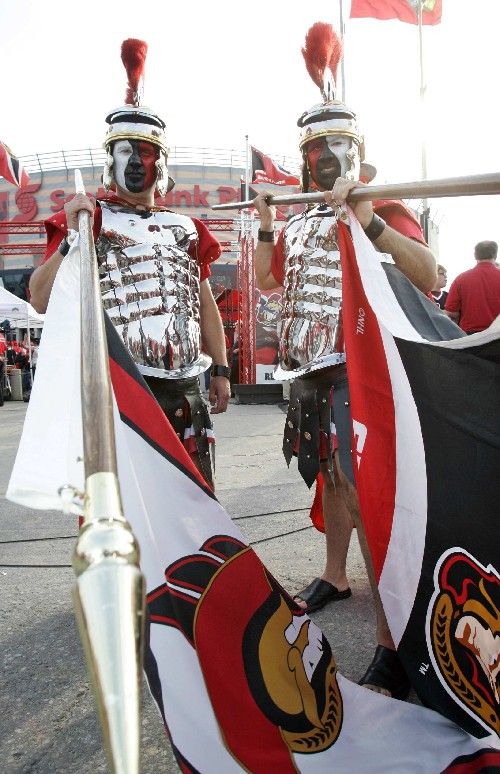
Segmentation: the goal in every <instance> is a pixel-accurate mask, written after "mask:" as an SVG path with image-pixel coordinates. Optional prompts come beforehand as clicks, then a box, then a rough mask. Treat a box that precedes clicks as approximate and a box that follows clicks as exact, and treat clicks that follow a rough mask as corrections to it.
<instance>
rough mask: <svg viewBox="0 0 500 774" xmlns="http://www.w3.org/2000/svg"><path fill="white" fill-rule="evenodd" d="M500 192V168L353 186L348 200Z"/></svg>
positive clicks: (287, 197) (308, 196)
mask: <svg viewBox="0 0 500 774" xmlns="http://www.w3.org/2000/svg"><path fill="white" fill-rule="evenodd" d="M486 194H500V172H492V173H490V174H485V175H470V176H468V177H445V178H442V179H440V180H416V181H414V182H412V183H388V184H385V185H367V186H359V188H353V189H352V191H351V192H350V194H349V197H348V199H347V201H348V202H360V201H373V200H374V199H426V198H428V199H440V198H444V197H447V196H484V195H486ZM266 201H267V203H268V204H278V205H279V204H318V203H319V202H323V201H324V197H323V193H322V192H321V191H315V192H314V193H291V194H284V195H283V196H273V195H269V196H268V197H266ZM252 203H253V201H252V200H251V199H249V200H247V201H244V202H227V203H226V204H215V205H214V206H213V207H212V209H213V210H242V209H245V208H246V207H251V206H252Z"/></svg>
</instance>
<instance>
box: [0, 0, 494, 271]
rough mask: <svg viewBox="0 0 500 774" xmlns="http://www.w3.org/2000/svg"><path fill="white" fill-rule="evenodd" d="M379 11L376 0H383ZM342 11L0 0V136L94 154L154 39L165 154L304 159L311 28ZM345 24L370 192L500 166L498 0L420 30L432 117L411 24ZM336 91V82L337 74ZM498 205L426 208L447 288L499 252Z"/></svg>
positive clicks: (13, 142)
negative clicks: (128, 72) (134, 64)
mask: <svg viewBox="0 0 500 774" xmlns="http://www.w3.org/2000/svg"><path fill="white" fill-rule="evenodd" d="M381 1H382V0H381ZM339 7H340V0H329V1H328V2H326V0H309V2H308V3H305V4H304V3H300V4H299V3H297V4H292V3H289V2H282V1H280V0H275V2H274V3H272V2H269V0H253V2H252V3H235V2H226V0H220V1H217V0H214V2H212V3H211V4H210V3H207V2H206V1H205V2H202V1H201V0H191V2H184V3H181V2H178V0H175V2H169V1H168V0H163V2H158V0H149V2H148V3H134V2H131V1H130V0H120V1H119V2H117V0H107V2H103V1H102V0H99V2H97V0H86V2H85V3H84V4H82V3H74V2H70V1H68V0H64V2H63V1H62V0H45V2H40V1H39V0H15V2H13V1H12V0H0V24H1V29H2V47H1V50H0V71H1V73H2V76H3V77H2V99H3V109H2V110H1V112H0V138H1V139H2V140H3V141H4V142H6V143H7V144H8V145H9V146H10V147H11V148H12V150H13V152H14V153H16V154H17V155H19V156H22V155H28V154H32V153H35V152H38V153H44V152H48V151H53V150H60V149H64V150H72V149H77V148H89V147H90V148H95V147H100V145H101V143H102V140H103V137H104V132H105V121H104V119H105V117H106V115H107V113H108V112H109V111H110V109H112V108H114V107H117V106H119V105H121V104H122V103H123V99H124V95H125V87H126V82H125V71H124V69H123V66H122V64H121V61H120V45H121V42H122V41H123V40H124V39H125V38H127V37H136V38H140V39H143V40H146V41H147V43H148V45H149V52H148V59H147V64H146V79H145V91H144V104H146V105H149V106H151V107H153V108H154V109H155V110H156V111H157V112H158V113H159V114H160V115H161V116H162V117H163V118H164V120H165V121H166V123H167V138H168V142H169V145H170V146H184V147H185V146H192V147H206V148H217V149H238V150H240V151H243V150H244V148H245V136H246V135H248V137H249V142H250V143H251V144H252V145H254V146H255V147H257V148H258V149H259V150H262V151H264V152H265V153H269V154H275V155H278V156H282V155H285V156H292V157H296V156H297V155H298V145H297V141H298V128H297V126H296V122H297V118H298V117H299V115H301V114H302V113H303V112H304V110H306V109H307V108H309V107H310V106H311V105H313V104H315V103H316V102H318V101H320V99H319V98H320V95H319V91H318V89H317V87H316V86H315V85H314V84H313V83H312V81H311V80H310V78H309V76H308V74H307V72H306V69H305V66H304V62H303V58H302V55H301V52H300V50H301V47H302V45H303V42H304V38H305V34H306V32H307V30H308V28H309V27H310V26H311V24H313V23H314V22H316V21H324V22H330V23H332V24H333V26H334V27H335V28H336V29H337V30H339V29H340V27H339ZM349 11H350V0H343V14H344V20H345V57H344V68H345V81H346V93H345V101H346V103H347V104H348V105H349V106H350V107H351V108H353V109H354V110H355V111H356V112H357V114H358V118H359V120H360V124H361V127H362V129H363V132H364V134H365V138H366V151H367V160H369V161H370V162H372V163H374V164H375V165H376V167H377V168H378V175H377V178H376V180H375V182H380V183H383V182H389V183H391V182H400V181H405V180H406V181H410V180H417V179H419V178H420V175H421V141H422V137H423V136H425V138H426V149H427V177H428V178H429V179H431V178H441V177H452V176H453V177H454V176H462V175H471V174H479V173H483V172H495V171H500V143H499V141H498V139H497V138H498V126H499V112H500V107H499V105H498V96H497V73H498V54H497V46H498V42H497V40H498V29H499V28H500V2H498V0H474V2H471V0H443V18H442V23H441V24H439V25H436V26H435V27H429V26H427V27H425V28H424V41H423V47H424V71H425V79H426V83H427V89H426V98H425V119H424V118H423V113H424V111H423V110H422V105H421V100H420V68H419V49H418V32H417V27H416V26H413V25H410V24H404V23H402V22H399V21H377V20H373V19H352V20H351V19H349ZM339 80H340V79H339ZM499 205H500V199H499V197H497V196H488V197H471V198H456V199H448V200H445V199H440V200H434V201H431V209H432V214H433V217H434V219H435V220H436V222H437V223H438V224H439V261H440V262H441V263H443V264H444V265H445V266H446V267H447V269H448V273H449V278H450V279H452V278H453V277H454V276H456V275H457V274H458V273H459V272H461V271H464V270H465V269H467V268H470V267H472V265H473V264H474V260H473V249H474V245H475V244H476V243H477V242H478V241H481V240H483V239H493V240H495V241H497V242H499V243H500V218H499V214H498V208H499Z"/></svg>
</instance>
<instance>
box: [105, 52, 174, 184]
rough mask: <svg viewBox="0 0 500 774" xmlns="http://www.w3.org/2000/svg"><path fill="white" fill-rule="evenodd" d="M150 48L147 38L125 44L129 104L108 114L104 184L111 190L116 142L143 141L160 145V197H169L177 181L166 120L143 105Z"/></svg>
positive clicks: (158, 170) (123, 53) (158, 172)
mask: <svg viewBox="0 0 500 774" xmlns="http://www.w3.org/2000/svg"><path fill="white" fill-rule="evenodd" d="M147 48H148V47H147V44H146V43H145V42H144V41H142V40H135V39H133V38H130V39H128V40H125V41H123V43H122V48H121V57H122V62H123V64H124V67H125V70H126V72H127V78H128V88H127V96H126V104H125V105H122V106H121V107H118V108H116V109H115V110H112V111H111V112H110V113H109V114H108V115H107V116H106V123H108V124H109V128H108V131H107V132H106V137H105V140H104V148H105V149H106V151H107V153H106V161H105V165H104V172H103V185H104V188H105V189H106V190H109V188H110V186H111V184H112V182H113V153H112V148H113V144H114V143H115V142H116V141H118V140H139V141H142V142H149V143H151V144H152V145H155V146H157V147H158V148H159V151H160V155H159V158H158V160H157V162H156V169H157V174H156V189H157V191H158V193H159V194H160V196H165V195H166V194H167V193H168V191H170V190H171V189H172V188H173V187H174V181H173V180H172V178H171V177H169V175H168V168H167V159H168V153H169V148H168V146H167V139H166V136H165V131H164V130H165V122H164V121H163V120H162V119H161V118H160V117H159V116H158V115H157V114H156V113H155V112H154V111H153V110H151V108H148V107H145V106H143V105H141V104H140V102H141V97H142V76H143V73H144V64H145V60H146V53H147Z"/></svg>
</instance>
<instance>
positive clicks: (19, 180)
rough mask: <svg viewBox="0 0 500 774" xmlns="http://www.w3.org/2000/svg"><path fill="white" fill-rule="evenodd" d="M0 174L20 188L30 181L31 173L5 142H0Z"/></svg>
mask: <svg viewBox="0 0 500 774" xmlns="http://www.w3.org/2000/svg"><path fill="white" fill-rule="evenodd" d="M0 175H2V177H4V178H5V179H6V180H8V181H9V183H12V184H13V185H17V186H18V187H19V188H21V187H22V186H23V185H27V184H28V181H29V175H28V173H27V172H26V171H25V170H24V169H23V166H22V164H21V162H20V161H19V159H18V158H17V157H16V156H14V154H13V153H12V151H11V150H10V148H8V147H7V145H5V143H3V142H0Z"/></svg>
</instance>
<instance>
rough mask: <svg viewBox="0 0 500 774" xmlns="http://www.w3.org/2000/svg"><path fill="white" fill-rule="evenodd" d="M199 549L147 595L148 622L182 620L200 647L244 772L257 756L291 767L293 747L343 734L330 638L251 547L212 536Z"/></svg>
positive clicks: (258, 764)
mask: <svg viewBox="0 0 500 774" xmlns="http://www.w3.org/2000/svg"><path fill="white" fill-rule="evenodd" d="M199 551H200V552H199V553H196V554H193V555H191V556H186V557H183V558H182V559H179V560H178V561H176V562H175V563H174V564H172V565H170V566H169V567H167V569H166V570H165V578H166V583H165V584H163V585H162V586H160V587H159V588H157V589H155V590H154V591H152V592H150V593H149V594H148V600H147V601H148V613H149V622H150V623H149V625H150V626H152V625H154V624H163V625H166V626H174V627H176V628H178V629H179V630H180V631H182V633H183V634H184V636H185V637H186V639H187V640H188V642H189V643H190V644H191V645H192V647H194V648H195V649H196V652H197V656H198V660H199V663H200V666H201V669H202V672H203V676H204V679H205V684H206V686H207V689H208V693H209V695H210V700H211V703H212V706H213V709H214V712H215V715H216V717H217V721H218V723H219V726H220V729H221V733H222V736H223V738H224V740H225V742H226V745H227V747H228V749H229V750H230V751H231V753H232V755H233V756H234V757H235V758H237V760H238V761H239V762H240V763H241V764H242V765H243V766H244V767H245V768H246V769H247V770H248V771H262V765H263V760H267V761H268V762H269V760H273V765H274V766H275V767H276V768H277V769H278V770H280V771H283V772H285V771H290V772H293V771H296V767H295V764H294V763H293V758H292V753H303V754H304V753H305V754H311V753H318V752H321V751H323V750H326V749H327V748H328V747H330V746H331V745H332V744H333V743H334V742H335V740H336V739H337V737H338V735H339V733H340V729H341V725H342V698H341V695H340V691H339V687H338V684H337V678H336V665H335V661H334V659H333V656H332V653H331V650H330V646H329V644H328V642H327V640H326V639H325V637H324V635H323V634H322V632H321V631H320V629H319V628H318V627H317V626H316V625H315V624H314V623H313V622H312V621H311V620H310V619H309V618H308V617H307V615H305V614H304V612H303V610H302V609H301V608H300V607H298V606H297V605H296V604H295V603H294V602H293V600H292V599H291V597H289V596H288V594H287V593H286V592H285V591H284V590H283V589H282V588H281V587H280V585H279V584H278V583H277V581H276V580H275V579H274V578H273V577H272V576H271V575H270V574H269V573H268V572H267V570H266V569H265V567H264V566H263V564H262V563H261V561H260V560H259V558H258V557H257V555H256V554H255V552H254V551H253V550H252V549H250V548H248V547H247V546H245V545H244V544H243V543H241V542H240V541H238V540H236V539H235V538H232V537H229V536H227V535H218V536H214V537H212V538H210V539H209V540H207V541H206V542H205V543H204V544H203V545H202V546H201V547H200V549H199ZM150 655H151V654H150ZM152 690H153V693H155V691H154V686H152ZM270 750H272V755H271V757H269V752H270ZM266 755H267V756H268V757H267V758H266V757H265V756H266Z"/></svg>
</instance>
